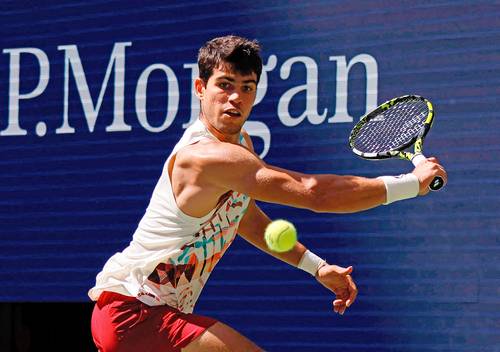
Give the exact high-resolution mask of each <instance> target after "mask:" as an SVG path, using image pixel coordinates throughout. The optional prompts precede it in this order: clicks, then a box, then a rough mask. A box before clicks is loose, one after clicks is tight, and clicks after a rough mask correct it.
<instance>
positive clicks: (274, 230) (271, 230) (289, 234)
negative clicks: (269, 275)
mask: <svg viewBox="0 0 500 352" xmlns="http://www.w3.org/2000/svg"><path fill="white" fill-rule="evenodd" d="M264 238H265V240H266V243H267V246H268V247H269V249H270V250H272V251H274V252H280V253H281V252H288V251H289V250H291V249H292V248H293V247H294V246H295V243H297V230H296V229H295V226H293V224H292V223H291V222H289V221H286V220H282V219H279V220H274V221H273V222H271V223H270V224H269V225H267V227H266V231H265V232H264Z"/></svg>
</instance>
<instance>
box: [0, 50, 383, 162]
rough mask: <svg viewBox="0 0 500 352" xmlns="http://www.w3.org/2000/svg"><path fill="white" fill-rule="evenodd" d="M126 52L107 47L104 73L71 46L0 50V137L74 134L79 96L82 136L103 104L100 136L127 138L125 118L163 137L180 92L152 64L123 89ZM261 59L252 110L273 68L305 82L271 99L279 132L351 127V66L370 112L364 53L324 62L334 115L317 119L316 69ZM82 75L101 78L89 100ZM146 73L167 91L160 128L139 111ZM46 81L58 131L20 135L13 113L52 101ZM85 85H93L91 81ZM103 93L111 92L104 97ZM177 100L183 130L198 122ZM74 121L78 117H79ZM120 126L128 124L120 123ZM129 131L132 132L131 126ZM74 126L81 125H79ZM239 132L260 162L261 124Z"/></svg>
mask: <svg viewBox="0 0 500 352" xmlns="http://www.w3.org/2000/svg"><path fill="white" fill-rule="evenodd" d="M131 46H132V42H118V43H115V44H114V45H113V48H112V50H111V54H110V57H109V61H108V64H107V67H106V69H105V70H104V67H95V65H94V66H92V64H91V63H85V70H84V64H83V63H82V57H81V56H80V53H79V50H78V47H77V45H60V46H58V47H57V50H58V51H59V52H60V56H59V57H57V58H50V59H49V57H48V56H47V54H46V52H45V51H43V50H42V49H40V48H36V47H25V48H9V49H3V53H4V54H6V55H8V56H9V67H8V70H9V73H8V82H4V83H3V84H1V85H0V87H7V86H8V87H9V88H8V114H7V116H0V119H4V118H7V121H6V122H7V124H6V127H5V128H3V127H2V128H3V130H1V131H0V136H1V137H6V136H26V135H28V134H32V133H35V134H36V135H38V136H40V137H43V136H45V135H46V134H47V133H55V134H74V133H77V130H76V128H75V127H74V126H75V125H76V124H75V120H74V117H73V119H72V112H73V115H75V114H74V111H76V108H75V105H74V104H73V105H71V104H70V103H69V98H70V96H71V97H74V94H78V96H79V99H80V102H81V106H82V109H83V116H84V118H85V120H86V125H87V127H88V132H90V133H92V132H94V129H95V126H96V122H97V119H98V117H99V112H100V110H101V106H102V104H103V101H104V99H112V101H113V118H112V122H111V123H110V124H108V126H106V127H105V131H106V132H110V133H111V132H130V131H132V126H131V124H130V122H131V121H132V120H131V119H134V118H135V119H137V121H138V123H139V125H140V126H141V127H142V128H143V129H145V130H147V131H149V132H151V133H159V132H163V131H165V130H167V129H168V128H169V127H170V126H171V125H172V122H173V121H174V119H175V118H176V116H177V113H178V111H179V100H180V97H181V92H180V90H179V83H178V79H177V74H176V73H175V72H174V70H173V69H172V68H171V67H170V66H168V65H167V64H164V63H154V64H151V65H149V66H147V67H145V68H144V69H143V70H142V72H141V74H140V75H139V78H138V80H137V81H136V82H126V81H125V77H126V65H125V61H126V53H127V52H128V51H130V50H131V49H128V50H126V49H127V48H129V47H131ZM26 58H29V59H30V60H31V61H33V62H35V64H34V65H35V66H37V67H35V69H33V67H32V68H31V69H28V68H26V67H23V64H22V62H23V61H22V59H26ZM62 59H63V60H64V65H60V64H59V65H57V64H52V66H54V67H61V66H62V69H59V70H57V71H55V73H54V69H53V68H52V69H51V60H53V61H57V62H61V60H62ZM264 59H265V60H264V67H263V72H262V76H261V79H260V82H259V86H258V89H257V98H256V100H255V105H257V104H259V103H260V102H261V101H262V100H263V99H264V97H265V96H266V94H267V92H268V75H269V73H270V72H272V71H274V70H278V69H279V77H280V79H281V80H283V81H286V80H287V79H289V78H290V75H291V71H292V66H294V65H297V66H301V68H302V69H305V72H306V75H305V82H303V84H300V85H296V86H293V87H290V88H289V89H288V90H286V91H285V92H284V93H283V94H282V95H281V96H280V97H279V99H278V100H277V106H276V114H277V116H278V118H279V120H280V121H281V123H282V124H283V125H285V126H289V127H293V126H297V125H299V124H301V123H302V122H304V121H306V120H307V121H308V122H309V123H311V124H313V125H318V124H321V123H324V122H325V121H326V122H327V123H342V122H353V116H351V115H350V114H349V112H348V109H347V104H348V81H349V80H348V78H349V77H348V76H349V71H350V70H351V68H352V67H353V66H354V65H356V64H358V63H359V64H362V65H364V68H365V70H364V72H365V73H366V100H365V101H366V105H365V111H370V110H372V109H374V108H375V107H376V106H377V87H378V65H377V61H376V60H375V58H374V57H373V56H371V55H369V54H365V53H362V54H358V55H356V56H354V57H353V58H351V59H350V60H349V61H347V59H346V57H345V56H330V57H329V61H330V62H332V70H331V72H332V74H335V75H336V77H335V80H334V81H335V86H334V87H331V91H332V92H333V93H332V94H331V97H329V99H331V104H330V106H334V108H333V109H332V108H330V110H332V111H328V109H327V108H324V109H322V111H321V112H320V111H318V96H319V92H318V90H319V86H318V78H319V77H318V75H319V70H318V64H317V63H316V61H315V60H314V59H313V58H311V57H309V56H294V57H290V58H288V59H284V60H278V57H277V56H276V55H273V54H272V55H269V56H268V57H267V58H264ZM85 61H86V60H83V62H85ZM89 61H92V60H89ZM278 66H279V67H278ZM134 69H137V68H134ZM183 69H185V70H189V71H190V73H191V78H192V81H194V79H195V78H196V77H197V76H198V67H197V65H196V64H195V63H185V64H183ZM89 70H91V71H93V72H96V71H97V72H105V74H104V79H103V80H102V82H101V83H100V89H99V94H98V95H97V96H96V94H94V96H92V94H91V93H90V90H89V83H88V80H87V73H88V71H89ZM61 71H62V72H61ZM33 72H35V73H33ZM153 72H155V74H158V73H160V74H162V75H163V77H164V79H165V81H166V84H167V89H166V91H165V92H164V94H165V95H166V99H165V101H166V103H165V105H166V106H164V111H165V115H164V118H163V122H162V123H160V124H158V123H157V122H156V123H155V125H153V124H151V123H150V121H149V120H148V111H147V104H146V102H147V95H148V89H147V88H148V83H149V78H150V76H151V74H152V73H153ZM51 75H56V76H57V77H60V76H63V83H62V84H61V86H60V88H59V89H60V91H59V94H58V95H57V96H61V97H62V99H61V100H60V101H56V102H52V103H54V104H60V106H61V115H60V120H59V121H60V122H59V123H58V127H57V128H54V129H53V130H49V128H48V125H47V123H46V121H47V119H48V118H49V117H47V116H42V115H40V116H39V117H36V119H37V121H38V122H37V123H36V124H34V126H35V128H34V129H33V130H28V129H27V127H23V116H22V114H20V111H21V110H20V107H21V104H23V102H27V101H28V100H30V99H43V98H44V95H49V96H50V97H52V96H54V92H53V91H52V92H51V93H47V92H45V91H46V88H47V87H48V85H49V81H50V80H51ZM23 80H26V81H29V83H30V84H23V83H26V82H23ZM70 81H71V84H70ZM33 82H34V83H33ZM73 82H74V83H73ZM92 83H94V84H95V83H96V82H92ZM125 83H127V84H125ZM130 86H135V95H134V99H135V101H134V103H135V105H134V106H135V111H134V112H135V116H133V114H131V113H130V111H127V114H125V108H124V105H125V104H124V101H125V87H130ZM25 87H29V88H25ZM32 87H34V88H32ZM75 88H76V89H75ZM111 91H112V92H113V93H112V94H113V95H112V96H111ZM0 93H1V92H0ZM182 94H184V95H185V97H186V98H187V99H190V114H189V115H190V116H189V120H187V121H185V122H184V123H183V127H184V128H186V127H187V126H189V125H190V124H191V123H192V122H193V121H195V120H196V118H197V117H198V114H199V102H198V99H197V97H196V96H195V95H194V92H193V90H192V89H191V92H187V91H186V92H182ZM293 100H300V101H302V103H301V104H302V105H304V109H303V111H302V112H301V113H300V114H297V113H296V111H295V112H294V114H293V115H294V116H292V113H291V112H290V110H291V109H290V106H291V104H292V101H293ZM304 102H305V104H304ZM70 106H71V108H70ZM71 109H73V110H71ZM30 116H31V117H30V118H31V119H33V114H32V113H30ZM78 116H82V115H81V111H80V112H79V115H78ZM183 116H185V114H183ZM50 119H51V121H53V119H54V116H51V117H50ZM0 121H1V120H0ZM127 121H128V122H129V123H127ZM155 121H157V120H155ZM51 125H52V126H53V125H54V124H53V123H51ZM135 125H136V126H137V124H135ZM1 126H5V123H2V124H1ZM79 126H82V125H81V124H80V125H79ZM245 128H246V129H247V131H248V132H249V133H250V135H252V136H256V137H259V138H261V139H262V140H263V142H264V150H263V151H262V152H261V155H265V154H266V153H267V151H268V149H269V146H270V141H271V133H270V130H269V128H268V127H267V125H266V124H264V123H263V122H259V121H248V122H247V124H246V126H245ZM80 130H81V127H80Z"/></svg>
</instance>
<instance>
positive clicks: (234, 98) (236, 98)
mask: <svg viewBox="0 0 500 352" xmlns="http://www.w3.org/2000/svg"><path fill="white" fill-rule="evenodd" d="M229 101H230V102H232V103H236V104H239V103H240V102H241V94H240V92H238V90H236V89H235V90H234V91H232V92H231V94H229Z"/></svg>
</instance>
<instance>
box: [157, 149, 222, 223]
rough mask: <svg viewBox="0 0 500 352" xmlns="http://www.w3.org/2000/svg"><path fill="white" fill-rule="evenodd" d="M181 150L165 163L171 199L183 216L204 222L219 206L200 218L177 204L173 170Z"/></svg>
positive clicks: (193, 220)
mask: <svg viewBox="0 0 500 352" xmlns="http://www.w3.org/2000/svg"><path fill="white" fill-rule="evenodd" d="M200 140H201V139H198V140H195V141H193V143H189V144H187V145H185V146H183V147H182V148H184V147H187V146H189V145H193V144H196V143H198V142H199V141H200ZM182 148H179V150H180V149H182ZM179 150H177V151H176V152H175V153H173V154H171V155H170V156H169V157H168V159H167V161H166V165H165V168H166V170H165V172H166V175H165V176H166V178H167V182H168V188H169V192H170V199H171V201H172V202H173V204H174V205H175V207H176V208H177V213H178V214H179V215H180V216H181V217H182V218H184V219H185V220H187V221H191V222H197V223H200V224H201V223H204V222H205V221H206V220H208V219H210V217H211V216H213V213H214V212H215V211H216V210H217V207H215V208H214V209H212V210H210V212H208V214H206V215H204V216H202V217H199V218H197V217H194V216H191V215H188V214H186V213H185V212H183V211H182V209H181V208H180V207H179V205H178V204H177V200H176V199H175V194H174V189H173V187H172V171H173V168H174V163H175V158H176V157H177V152H178V151H179Z"/></svg>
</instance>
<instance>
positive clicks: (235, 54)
mask: <svg viewBox="0 0 500 352" xmlns="http://www.w3.org/2000/svg"><path fill="white" fill-rule="evenodd" d="M224 65H229V67H230V68H231V69H233V70H234V71H236V72H238V73H241V74H244V75H247V74H251V73H252V72H255V74H256V75H257V81H259V78H260V74H261V72H262V58H261V57H260V45H259V43H258V42H257V41H256V40H248V39H246V38H242V37H238V36H235V35H228V36H225V37H218V38H214V39H212V40H209V41H208V42H206V43H205V45H203V46H202V47H201V48H200V51H199V53H198V68H199V71H200V73H199V74H200V78H201V79H202V80H203V81H204V82H205V83H206V82H208V79H209V78H210V76H212V74H213V71H214V69H217V68H220V67H221V66H224Z"/></svg>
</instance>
